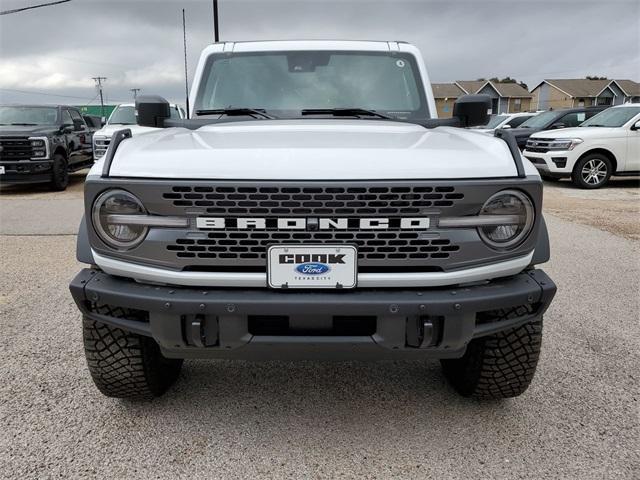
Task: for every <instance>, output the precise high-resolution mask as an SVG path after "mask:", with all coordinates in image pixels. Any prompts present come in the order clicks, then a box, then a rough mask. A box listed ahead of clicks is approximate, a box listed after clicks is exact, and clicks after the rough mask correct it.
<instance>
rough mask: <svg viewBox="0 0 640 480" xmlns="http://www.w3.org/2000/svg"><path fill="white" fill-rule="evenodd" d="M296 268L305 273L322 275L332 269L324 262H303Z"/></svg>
mask: <svg viewBox="0 0 640 480" xmlns="http://www.w3.org/2000/svg"><path fill="white" fill-rule="evenodd" d="M296 270H297V271H298V272H299V273H302V274H304V275H322V274H323V273H327V272H328V271H329V270H331V269H330V268H329V265H326V264H324V263H301V264H300V265H298V266H297V267H296Z"/></svg>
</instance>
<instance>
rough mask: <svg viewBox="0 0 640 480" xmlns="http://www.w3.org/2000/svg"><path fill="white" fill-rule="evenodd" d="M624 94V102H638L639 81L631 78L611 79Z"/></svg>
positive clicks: (639, 94)
mask: <svg viewBox="0 0 640 480" xmlns="http://www.w3.org/2000/svg"><path fill="white" fill-rule="evenodd" d="M612 83H615V84H616V85H617V86H618V87H619V88H620V90H622V93H623V94H624V96H625V100H624V103H640V83H638V82H634V81H633V80H613V81H612Z"/></svg>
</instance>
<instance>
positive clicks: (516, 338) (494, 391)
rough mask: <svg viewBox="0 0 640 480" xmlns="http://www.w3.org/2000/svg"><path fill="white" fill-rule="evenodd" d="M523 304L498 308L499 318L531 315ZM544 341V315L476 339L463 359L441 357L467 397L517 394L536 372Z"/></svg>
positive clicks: (453, 381) (450, 377)
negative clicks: (518, 325)
mask: <svg viewBox="0 0 640 480" xmlns="http://www.w3.org/2000/svg"><path fill="white" fill-rule="evenodd" d="M528 313H529V312H528V309H527V308H525V307H519V308H516V309H511V310H497V311H496V317H497V318H501V319H504V318H514V317H517V316H523V315H527V314H528ZM541 343H542V317H539V318H538V319H536V320H534V321H532V322H529V323H526V324H524V325H522V326H521V327H517V328H513V329H510V330H506V331H504V332H499V333H496V334H494V335H490V336H487V337H480V338H477V339H475V340H472V341H471V342H470V343H469V345H468V346H467V351H466V352H465V354H464V356H463V357H462V358H456V359H444V360H441V363H442V369H443V371H444V375H445V377H446V378H447V380H448V381H449V382H450V383H451V385H452V386H453V388H455V390H456V391H457V392H458V393H460V394H461V395H462V396H464V397H474V398H483V399H501V398H510V397H517V396H518V395H521V394H522V393H524V391H525V390H526V389H527V388H528V387H529V384H530V383H531V380H532V379H533V375H534V374H535V372H536V366H537V365H538V358H539V356H540V346H541Z"/></svg>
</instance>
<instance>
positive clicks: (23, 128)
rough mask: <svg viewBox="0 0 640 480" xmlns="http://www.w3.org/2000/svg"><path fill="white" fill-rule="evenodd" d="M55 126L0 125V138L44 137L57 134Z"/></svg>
mask: <svg viewBox="0 0 640 480" xmlns="http://www.w3.org/2000/svg"><path fill="white" fill-rule="evenodd" d="M59 131H60V127H58V126H57V125H0V136H3V135H38V134H39V135H45V134H47V133H58V132H59Z"/></svg>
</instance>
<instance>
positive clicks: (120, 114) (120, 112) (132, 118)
mask: <svg viewBox="0 0 640 480" xmlns="http://www.w3.org/2000/svg"><path fill="white" fill-rule="evenodd" d="M107 123H108V124H109V125H113V124H118V125H135V124H136V109H135V107H134V106H133V105H131V106H122V105H121V106H119V107H116V109H115V110H114V111H113V113H112V114H111V116H110V117H109V121H108V122H107Z"/></svg>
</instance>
